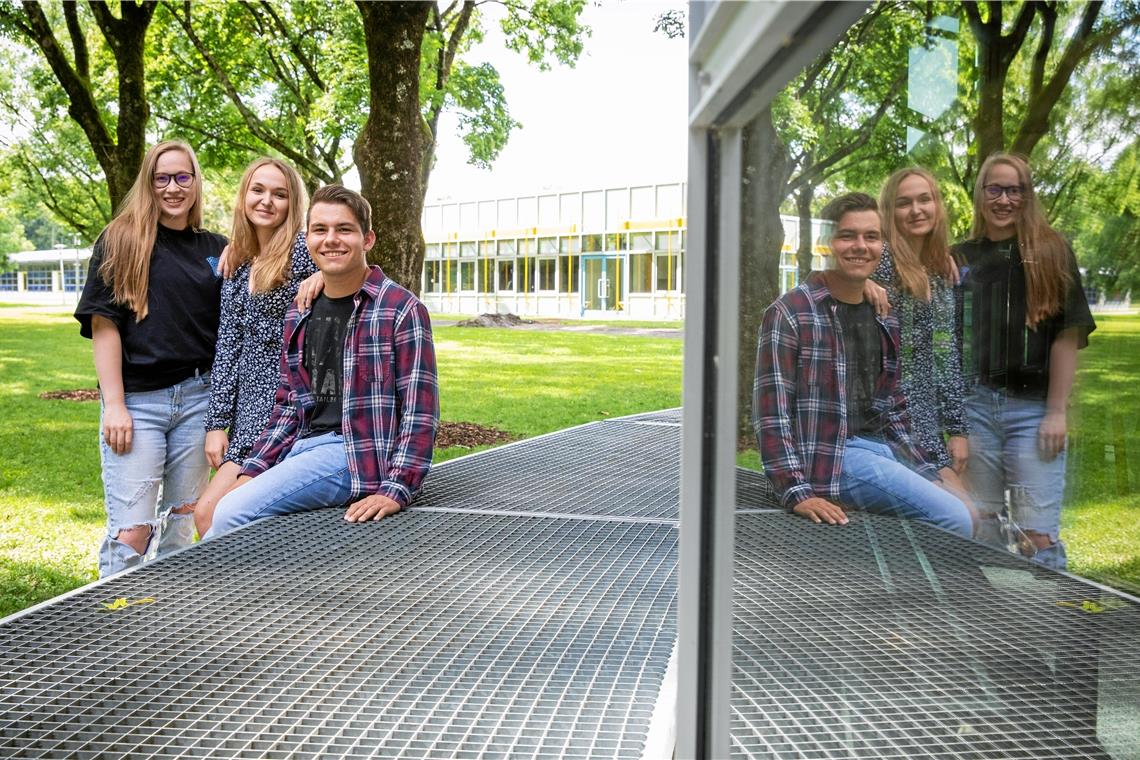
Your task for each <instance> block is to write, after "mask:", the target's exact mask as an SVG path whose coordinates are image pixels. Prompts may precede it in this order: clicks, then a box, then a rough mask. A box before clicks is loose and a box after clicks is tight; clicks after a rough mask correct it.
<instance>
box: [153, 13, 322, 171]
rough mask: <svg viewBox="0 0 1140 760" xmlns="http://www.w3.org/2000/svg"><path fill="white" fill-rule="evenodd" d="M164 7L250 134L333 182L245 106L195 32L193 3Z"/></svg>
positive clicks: (224, 72) (222, 69)
mask: <svg viewBox="0 0 1140 760" xmlns="http://www.w3.org/2000/svg"><path fill="white" fill-rule="evenodd" d="M164 5H166V7H167V9H168V10H170V13H171V15H172V16H174V18H175V20H176V21H178V24H179V25H180V26H181V27H182V30H183V31H184V32H185V33H186V37H187V38H188V39H189V40H190V42H191V44H193V45H194V48H195V49H196V50H197V51H198V54H199V55H200V56H202V60H204V61H205V62H206V65H207V66H208V67H209V69H210V72H211V73H212V74H213V75H214V78H215V79H216V80H217V81H218V84H219V85H221V87H222V90H223V91H224V92H225V93H226V96H227V97H228V98H229V100H230V102H231V103H233V104H234V107H235V108H237V110H238V113H239V114H241V117H242V120H243V121H245V124H246V127H248V128H249V131H250V132H251V133H252V134H253V135H254V136H255V137H257V138H258V139H259V140H261V141H262V142H264V143H265V144H266V145H268V146H270V147H271V148H274V149H275V150H277V151H279V152H280V153H281V155H283V156H285V157H287V158H288V159H289V160H291V161H292V162H293V163H295V164H297V166H298V167H299V168H301V169H302V171H305V172H308V173H309V174H311V175H313V176H314V177H319V178H320V179H322V180H324V181H325V182H328V181H330V179H329V177H328V174H327V173H326V172H325V171H324V168H323V167H322V166H321V165H320V164H317V163H315V162H313V161H311V160H310V159H309V157H308V156H306V155H305V154H304V153H302V152H301V151H298V150H297V149H296V148H294V147H293V146H292V145H291V144H289V143H288V142H286V141H285V140H282V139H281V138H280V137H279V136H278V135H277V134H276V133H275V131H274V130H272V129H269V128H268V127H267V126H266V125H265V122H264V121H263V120H262V119H261V118H260V117H258V115H257V114H256V113H254V112H253V109H251V108H250V107H249V106H248V105H246V103H245V101H244V100H242V97H241V93H239V92H238V91H237V88H236V87H235V86H234V84H233V81H232V80H231V79H230V77H229V74H227V73H226V71H225V69H224V68H223V67H222V66H221V65H220V64H219V63H218V61H217V60H216V59H215V58H214V56H213V54H211V53H210V51H209V49H208V48H207V47H206V45H205V43H203V42H202V39H201V38H200V37H199V36H198V33H197V32H195V31H194V26H193V24H192V23H191V21H190V13H191V8H190V0H184V2H183V3H182V12H179V10H178V8H177V7H176V5H175V4H174V3H173V2H165V3H164Z"/></svg>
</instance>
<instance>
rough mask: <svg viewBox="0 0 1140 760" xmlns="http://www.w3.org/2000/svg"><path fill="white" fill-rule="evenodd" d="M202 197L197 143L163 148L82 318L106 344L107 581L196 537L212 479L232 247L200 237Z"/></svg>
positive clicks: (133, 194)
mask: <svg viewBox="0 0 1140 760" xmlns="http://www.w3.org/2000/svg"><path fill="white" fill-rule="evenodd" d="M201 196H202V172H201V170H200V169H199V167H198V159H197V158H196V157H195V156H194V151H193V150H191V149H190V146H188V145H185V144H183V143H180V142H163V143H159V144H158V145H156V146H154V147H153V148H151V149H150V151H148V152H147V154H146V157H145V158H144V159H143V164H142V168H141V169H140V171H139V174H138V177H137V178H136V179H135V183H134V185H132V186H131V189H130V190H129V191H128V192H127V196H126V198H124V200H123V203H122V206H121V207H120V209H119V212H118V214H117V215H116V216H115V218H114V219H112V220H111V223H110V224H108V225H107V227H106V229H104V230H103V233H102V234H101V235H100V236H99V239H98V240H97V241H96V243H95V248H94V250H93V251H92V256H91V265H90V269H89V271H88V274H87V284H86V285H85V286H84V288H83V296H82V298H81V299H80V301H79V305H78V306H77V307H76V310H75V317H76V319H78V320H79V323H80V332H81V333H82V334H83V335H84V336H85V337H88V338H91V339H92V342H93V345H94V352H95V374H96V375H97V376H98V378H99V391H100V396H101V399H102V404H101V407H100V410H101V420H100V423H101V432H102V436H101V455H102V456H101V459H102V464H103V489H104V495H105V499H106V507H107V535H106V536H105V537H104V539H103V545H102V547H101V548H100V550H99V574H100V575H102V576H106V575H110V574H111V573H115V572H118V571H120V570H125V569H126V568H129V567H133V566H135V565H137V564H139V563H140V562H141V561H143V559H144V558H145V557H147V556H150V555H151V553H152V551H155V552H157V554H164V553H166V552H168V551H171V550H173V549H177V548H180V547H183V546H187V545H188V544H189V543H190V542H191V541H192V540H193V538H194V524H193V521H192V519H191V516H190V513H191V511H192V509H193V504H194V502H195V501H196V500H197V498H198V495H199V494H200V493H201V492H202V489H203V488H204V487H205V485H206V479H207V478H208V477H209V473H210V466H209V464H208V463H207V462H206V456H205V453H204V452H203V449H202V445H203V440H204V438H205V429H204V427H203V421H204V419H205V415H206V406H207V403H208V401H209V395H210V379H209V372H210V366H211V364H212V363H213V360H214V344H215V342H216V340H217V332H218V302H219V291H220V288H221V280H220V278H219V277H218V276H217V275H216V274H215V265H216V264H217V260H218V256H219V255H220V254H221V252H222V248H223V246H224V245H225V239H224V238H223V237H222V236H220V235H215V234H213V233H211V232H205V231H202V230H199V229H198V227H199V225H200V224H201V223H202V202H201ZM160 495H161V503H160V501H159V499H160ZM156 539H157V540H156Z"/></svg>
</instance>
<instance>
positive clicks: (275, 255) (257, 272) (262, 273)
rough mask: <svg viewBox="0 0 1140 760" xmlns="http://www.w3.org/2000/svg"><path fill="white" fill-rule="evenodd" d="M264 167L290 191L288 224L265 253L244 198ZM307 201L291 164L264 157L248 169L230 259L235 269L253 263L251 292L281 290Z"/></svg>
mask: <svg viewBox="0 0 1140 760" xmlns="http://www.w3.org/2000/svg"><path fill="white" fill-rule="evenodd" d="M263 166H272V167H273V168H275V169H277V170H278V171H279V172H281V175H282V176H283V177H285V187H286V189H287V190H288V191H289V210H288V212H287V213H286V215H285V221H284V222H282V223H281V226H280V227H278V228H277V229H276V230H274V231H273V236H272V237H271V238H270V239H269V242H268V243H266V245H265V248H264V249H262V248H261V247H260V246H259V245H258V242H257V229H256V228H255V227H254V226H253V224H252V223H251V222H250V221H249V217H248V216H246V213H245V196H246V193H248V192H249V186H250V184H252V183H253V175H254V174H255V173H256V172H257V170H258V169H260V168H262V167H263ZM307 204H308V200H307V198H306V194H305V185H304V183H303V182H302V181H301V175H300V174H298V173H297V170H296V169H294V168H293V167H292V166H290V165H289V164H287V163H285V162H284V161H281V160H278V159H276V158H268V157H262V158H259V159H257V160H255V161H254V162H253V163H251V164H250V165H249V166H247V167H246V169H245V173H244V174H243V175H242V177H241V185H240V186H239V187H238V194H237V201H235V202H234V220H233V225H232V226H231V228H230V254H229V255H230V258H231V260H232V261H233V265H234V267H235V268H236V267H239V266H241V265H242V264H244V263H245V262H247V261H251V260H252V261H253V266H252V268H251V271H250V273H249V281H250V289H251V290H252V291H253V292H254V293H265V292H267V291H270V290H273V289H274V288H276V287H279V286H280V285H281V284H283V283H284V282H285V280H286V279H288V277H289V271H290V269H291V268H292V262H293V259H292V253H293V241H294V240H296V239H297V233H298V232H300V231H301V228H302V227H303V226H304V224H305V207H306V205H307Z"/></svg>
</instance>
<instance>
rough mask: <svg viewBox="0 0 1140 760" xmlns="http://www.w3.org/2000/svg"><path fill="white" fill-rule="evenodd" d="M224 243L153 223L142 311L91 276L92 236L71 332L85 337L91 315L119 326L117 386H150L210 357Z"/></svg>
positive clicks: (175, 379) (97, 261)
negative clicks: (138, 312)
mask: <svg viewBox="0 0 1140 760" xmlns="http://www.w3.org/2000/svg"><path fill="white" fill-rule="evenodd" d="M225 245H226V239H225V238H224V237H222V236H221V235H217V234H215V233H213V232H206V231H204V230H201V231H195V230H192V229H190V228H187V229H184V230H172V229H170V228H168V227H163V226H162V225H161V224H160V225H158V234H157V237H156V238H155V241H154V251H153V252H152V253H151V256H150V278H149V281H148V286H147V310H148V313H147V316H146V319H144V320H142V321H141V322H140V321H138V320H137V319H136V318H135V312H134V311H132V310H131V309H130V308H129V307H127V306H126V305H124V304H119V303H116V302H115V294H114V291H113V289H112V288H111V286H110V285H108V284H107V283H106V282H104V281H103V278H102V277H101V276H100V275H99V267H100V266H101V265H102V263H103V240H102V238H100V239H99V240H97V241H96V242H95V247H94V249H93V250H92V253H91V264H90V266H89V267H88V270H87V284H86V285H84V286H83V295H82V296H81V297H80V299H79V305H78V306H76V307H75V318H76V319H78V320H79V332H80V334H81V335H82V336H83V337H85V338H90V337H91V318H92V317H94V316H100V317H106V318H107V319H109V320H110V321H111V322H114V323H115V326H116V327H118V328H119V335H120V336H121V338H122V342H123V389H124V390H125V391H127V392H128V393H134V392H139V391H153V390H158V389H160V388H169V387H170V386H172V385H175V384H177V383H180V382H182V381H183V380H185V379H187V378H189V377H193V376H194V373H195V372H199V373H202V374H205V373H207V372H209V371H210V367H211V366H212V365H213V363H214V349H215V344H216V343H217V341H218V310H219V308H220V305H221V287H222V279H221V277H220V276H218V275H217V274H215V272H214V269H215V266H216V265H217V261H218V256H220V255H221V253H222V249H223V248H224V247H225Z"/></svg>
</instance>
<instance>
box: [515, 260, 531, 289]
mask: <svg viewBox="0 0 1140 760" xmlns="http://www.w3.org/2000/svg"><path fill="white" fill-rule="evenodd" d="M515 261H516V268H515V277H516V280H515V282H516V286H517V290H518V291H519V292H520V293H533V292H534V277H535V259H534V257H533V256H525V257H522V256H520V257H519V258H518V259H516V260H515Z"/></svg>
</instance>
